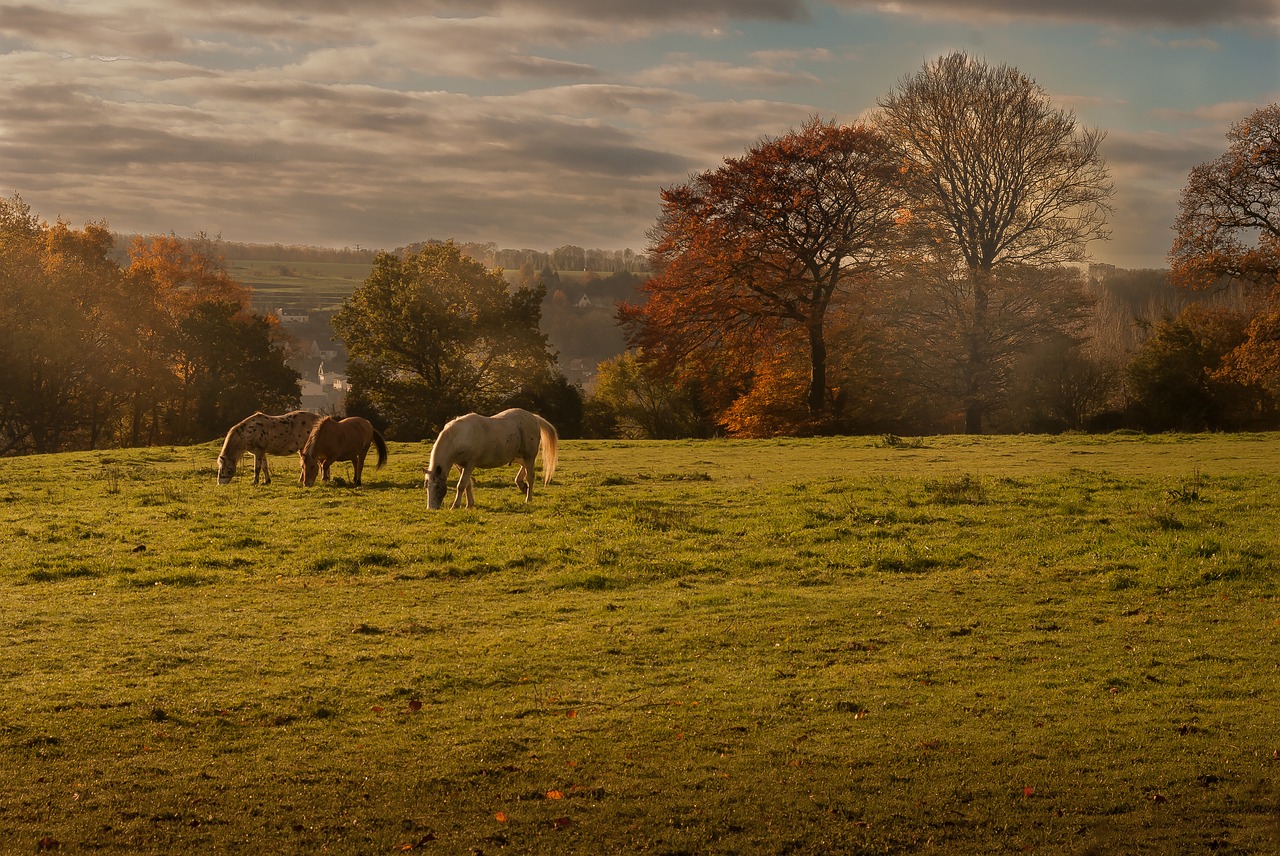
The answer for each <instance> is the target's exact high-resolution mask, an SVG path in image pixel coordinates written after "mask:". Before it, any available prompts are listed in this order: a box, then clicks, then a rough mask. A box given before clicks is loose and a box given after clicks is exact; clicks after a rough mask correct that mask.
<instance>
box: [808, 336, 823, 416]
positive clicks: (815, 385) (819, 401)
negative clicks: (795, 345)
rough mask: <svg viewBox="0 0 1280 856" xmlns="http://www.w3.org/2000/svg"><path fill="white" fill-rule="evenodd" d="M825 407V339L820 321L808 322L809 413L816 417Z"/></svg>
mask: <svg viewBox="0 0 1280 856" xmlns="http://www.w3.org/2000/svg"><path fill="white" fill-rule="evenodd" d="M826 409H827V341H826V339H825V337H824V336H823V334H822V322H821V321H819V322H817V323H813V322H810V324H809V415H810V416H811V417H814V418H817V417H819V416H821V415H822V414H823V413H824V412H825V411H826Z"/></svg>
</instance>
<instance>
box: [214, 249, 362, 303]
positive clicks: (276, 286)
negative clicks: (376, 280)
mask: <svg viewBox="0 0 1280 856" xmlns="http://www.w3.org/2000/svg"><path fill="white" fill-rule="evenodd" d="M371 269H372V266H371V265H368V264H353V263H345V262H308V261H296V262H295V261H262V260H245V259H228V260H227V272H228V273H230V274H231V276H232V277H233V278H235V280H236V281H237V282H241V283H244V284H245V285H248V286H249V287H251V288H252V289H253V295H254V301H255V305H259V308H260V309H264V310H273V309H278V308H288V309H297V310H310V309H316V308H319V309H337V308H338V307H339V306H341V305H342V302H343V301H344V300H346V299H347V298H348V297H350V296H351V293H352V292H353V291H355V290H356V289H357V288H359V287H360V285H361V284H363V283H364V280H365V279H366V278H367V277H368V276H369V271H370V270H371Z"/></svg>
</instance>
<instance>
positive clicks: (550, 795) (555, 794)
mask: <svg viewBox="0 0 1280 856" xmlns="http://www.w3.org/2000/svg"><path fill="white" fill-rule="evenodd" d="M547 799H549V800H562V799H564V791H547Z"/></svg>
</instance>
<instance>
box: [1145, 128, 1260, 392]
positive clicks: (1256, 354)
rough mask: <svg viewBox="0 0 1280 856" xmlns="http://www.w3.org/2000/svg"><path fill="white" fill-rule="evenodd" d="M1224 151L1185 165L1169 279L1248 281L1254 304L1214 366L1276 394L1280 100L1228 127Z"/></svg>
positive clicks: (1202, 283)
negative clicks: (1240, 335)
mask: <svg viewBox="0 0 1280 856" xmlns="http://www.w3.org/2000/svg"><path fill="white" fill-rule="evenodd" d="M1227 140H1228V141H1229V143H1230V145H1229V146H1228V147H1227V151H1226V152H1224V153H1223V154H1222V155H1220V156H1219V157H1217V158H1215V159H1214V160H1212V161H1209V162H1208V163H1203V164H1200V165H1199V166H1197V167H1195V168H1194V169H1193V170H1191V173H1190V175H1188V177H1187V184H1186V187H1184V188H1183V190H1182V199H1181V204H1180V207H1179V213H1178V219H1177V221H1176V222H1175V224H1174V230H1175V233H1176V235H1175V237H1174V241H1173V247H1172V249H1171V250H1170V251H1169V261H1170V264H1171V265H1172V278H1173V280H1174V282H1177V283H1179V284H1180V285H1183V286H1186V287H1188V288H1192V289H1206V288H1212V287H1214V286H1216V285H1219V284H1221V283H1225V282H1231V281H1235V282H1239V283H1243V284H1244V285H1246V286H1248V288H1249V291H1250V292H1251V295H1252V297H1253V298H1254V299H1255V300H1256V301H1257V302H1258V309H1257V311H1256V312H1255V313H1254V315H1253V317H1252V318H1251V320H1250V322H1249V326H1248V330H1247V333H1246V335H1245V338H1244V341H1243V342H1241V343H1240V344H1239V345H1238V346H1237V347H1236V348H1235V349H1234V350H1232V352H1231V353H1230V354H1228V355H1227V356H1226V357H1225V358H1224V360H1223V365H1222V366H1221V368H1220V369H1219V370H1218V374H1219V376H1221V377H1224V378H1230V379H1232V380H1234V381H1236V382H1239V383H1244V384H1255V385H1259V386H1261V387H1263V388H1264V389H1266V390H1268V391H1269V392H1270V393H1271V394H1272V395H1273V396H1280V104H1271V105H1269V106H1267V107H1263V108H1261V109H1259V110H1256V111H1254V112H1253V113H1252V114H1250V115H1249V116H1247V117H1245V118H1244V119H1243V120H1242V121H1240V122H1238V123H1236V124H1235V125H1233V126H1232V127H1231V130H1230V131H1229V132H1228V133H1227Z"/></svg>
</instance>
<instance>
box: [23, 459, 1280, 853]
mask: <svg viewBox="0 0 1280 856" xmlns="http://www.w3.org/2000/svg"><path fill="white" fill-rule="evenodd" d="M390 445H391V449H390V461H389V463H388V466H387V467H386V468H384V469H382V470H380V471H377V472H374V471H372V469H370V470H369V471H367V472H366V476H365V484H364V487H362V488H361V489H359V490H356V489H354V488H352V487H351V485H350V483H349V482H350V477H351V474H350V472H349V467H347V465H335V467H334V475H335V476H336V477H338V479H339V480H338V482H337V483H332V484H328V485H321V486H317V487H315V488H312V489H304V488H302V487H300V486H299V485H298V484H297V481H296V472H297V468H296V467H297V465H296V459H295V460H294V461H290V460H287V459H284V458H278V459H275V460H274V461H273V464H274V465H275V467H276V468H277V473H278V475H277V478H276V480H275V481H274V482H273V484H271V485H269V486H267V485H259V486H256V487H255V486H254V485H253V484H252V483H251V482H252V470H251V469H248V468H247V467H245V466H243V465H242V466H241V468H240V472H239V474H238V475H237V477H236V479H235V480H234V481H233V482H232V483H231V484H230V485H227V486H223V487H219V486H217V485H216V484H215V483H214V470H213V463H214V459H215V458H216V456H217V454H218V448H219V443H210V444H207V445H203V446H198V447H191V448H177V449H159V448H156V449H141V450H127V451H109V452H90V453H73V454H65V455H54V456H46V457H38V458H24V459H6V460H0V527H2V528H0V531H3V532H4V533H6V534H5V537H4V539H3V540H2V541H0V544H2V546H0V646H3V652H4V654H3V657H0V852H6V853H8V852H26V853H30V852H37V851H42V850H43V851H59V852H68V853H80V852H99V853H177V852H202V853H238V852H272V853H316V852H330V853H351V854H356V853H359V854H367V853H393V852H429V853H472V852H476V853H479V852H483V853H492V852H511V853H607V852H626V853H643V852H647V853H667V854H675V853H698V854H713V853H783V852H793V853H831V852H843V853H917V852H936V853H991V852H1019V853H1021V852H1035V853H1143V852H1149V853H1199V852H1210V851H1212V852H1215V853H1237V854H1244V853H1258V854H1261V853H1274V852H1277V850H1278V849H1280V731H1278V730H1277V727H1276V723H1277V711H1278V710H1280V599H1278V598H1277V593H1278V590H1277V589H1278V587H1277V580H1278V578H1280V571H1278V568H1280V543H1278V541H1277V535H1276V518H1277V511H1280V480H1277V477H1276V476H1277V473H1278V472H1280V436H1276V435H1247V436H1161V437H1143V436H1111V437H1074V436H1072V437H1061V438H1043V437H942V438H925V439H923V440H920V441H915V442H909V441H898V440H897V438H848V439H823V440H776V441H700V442H669V443H661V442H596V441H563V442H562V443H561V447H560V455H559V467H558V469H557V472H556V478H555V481H554V482H553V484H552V485H550V486H547V487H544V486H542V484H541V483H540V481H539V483H538V486H537V490H536V491H535V494H534V498H533V502H532V503H531V504H529V505H526V504H525V503H524V502H523V496H522V495H521V494H520V493H519V492H518V491H517V489H516V488H515V486H514V485H513V484H512V478H513V477H514V469H515V468H513V467H512V468H504V469H501V470H482V471H477V473H476V480H475V497H476V502H477V505H478V507H477V508H475V509H472V510H466V509H459V510H448V509H445V510H440V511H428V510H427V507H426V506H427V501H426V496H425V493H424V491H423V489H422V467H423V466H424V465H425V464H426V461H427V459H428V455H429V451H430V447H429V445H428V444H395V443H392V444H390ZM540 465H541V462H539V467H540ZM246 471H247V472H248V473H249V475H248V476H246ZM538 475H539V479H540V471H539V474H538ZM344 481H345V483H344Z"/></svg>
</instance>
